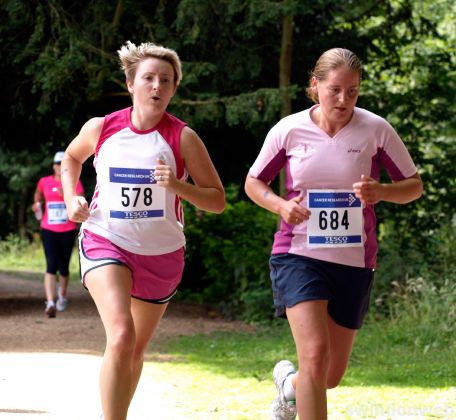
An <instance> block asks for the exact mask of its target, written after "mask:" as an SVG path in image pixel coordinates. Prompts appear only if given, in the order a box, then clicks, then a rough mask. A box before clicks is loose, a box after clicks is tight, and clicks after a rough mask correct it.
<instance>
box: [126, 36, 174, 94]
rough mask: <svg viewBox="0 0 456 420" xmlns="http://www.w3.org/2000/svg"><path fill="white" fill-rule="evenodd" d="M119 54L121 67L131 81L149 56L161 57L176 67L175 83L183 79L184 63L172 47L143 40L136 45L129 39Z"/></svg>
mask: <svg viewBox="0 0 456 420" xmlns="http://www.w3.org/2000/svg"><path fill="white" fill-rule="evenodd" d="M117 54H119V60H120V67H121V69H122V70H123V71H124V73H125V77H126V78H127V80H129V81H133V80H134V78H135V76H136V69H137V68H138V64H139V63H140V62H141V61H142V60H144V59H145V58H148V57H154V58H159V59H161V60H165V61H167V62H168V63H169V64H171V65H172V66H173V69H174V84H175V85H176V86H177V85H178V84H179V83H180V81H181V80H182V64H181V61H180V59H179V56H178V55H177V53H176V51H174V50H171V49H170V48H165V47H162V46H161V45H156V44H153V43H151V42H143V43H142V44H141V45H139V46H136V45H135V44H133V43H132V42H130V41H127V42H126V44H125V45H123V46H122V47H121V48H120V50H118V51H117Z"/></svg>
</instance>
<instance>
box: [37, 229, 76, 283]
mask: <svg viewBox="0 0 456 420" xmlns="http://www.w3.org/2000/svg"><path fill="white" fill-rule="evenodd" d="M77 234H78V230H70V231H68V232H53V231H51V230H47V229H41V240H42V241H43V248H44V255H45V257H46V273H49V274H57V272H59V274H60V275H61V276H64V277H66V276H68V275H69V273H70V270H69V265H70V258H71V253H72V252H73V247H74V244H75V239H76V236H77Z"/></svg>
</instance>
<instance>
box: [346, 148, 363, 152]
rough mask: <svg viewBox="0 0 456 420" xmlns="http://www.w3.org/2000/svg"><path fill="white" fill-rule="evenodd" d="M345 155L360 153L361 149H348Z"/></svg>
mask: <svg viewBox="0 0 456 420" xmlns="http://www.w3.org/2000/svg"><path fill="white" fill-rule="evenodd" d="M347 153H361V149H355V148H354V147H350V149H348V150H347Z"/></svg>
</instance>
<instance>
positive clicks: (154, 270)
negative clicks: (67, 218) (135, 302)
mask: <svg viewBox="0 0 456 420" xmlns="http://www.w3.org/2000/svg"><path fill="white" fill-rule="evenodd" d="M79 261H80V266H81V281H82V283H83V284H84V286H85V283H84V278H85V275H86V274H87V273H88V272H89V271H91V270H94V269H96V268H99V267H102V266H104V265H107V264H119V265H125V266H127V267H128V268H129V269H130V271H131V276H132V289H131V297H134V298H137V299H141V300H144V301H147V302H152V303H166V302H168V301H169V300H171V298H172V297H173V296H174V295H175V294H176V292H177V286H178V285H179V283H180V282H181V279H182V273H183V271H184V248H180V249H178V250H176V251H174V252H170V253H168V254H162V255H139V254H134V253H132V252H129V251H126V250H124V249H122V248H120V247H118V246H117V245H114V244H113V243H112V242H111V241H109V240H108V239H106V238H103V237H102V236H100V235H97V234H95V233H92V232H90V231H88V230H87V229H84V230H82V231H81V233H80V234H79Z"/></svg>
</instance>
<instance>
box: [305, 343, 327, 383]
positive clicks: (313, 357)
mask: <svg viewBox="0 0 456 420" xmlns="http://www.w3.org/2000/svg"><path fill="white" fill-rule="evenodd" d="M329 360H330V358H329V347H328V346H326V345H314V346H312V347H310V348H309V349H307V350H306V351H305V352H303V354H302V355H301V356H300V357H299V360H298V363H299V370H300V371H301V372H306V373H307V375H310V377H311V378H313V379H314V380H316V381H318V382H320V381H322V380H326V376H327V373H328V368H329Z"/></svg>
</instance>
